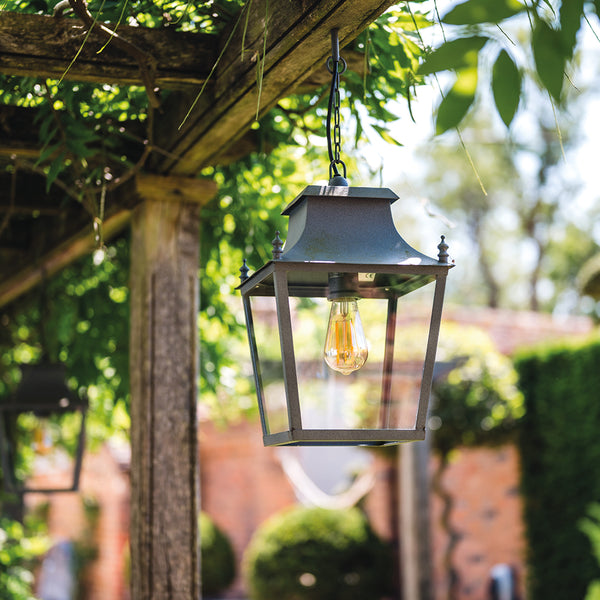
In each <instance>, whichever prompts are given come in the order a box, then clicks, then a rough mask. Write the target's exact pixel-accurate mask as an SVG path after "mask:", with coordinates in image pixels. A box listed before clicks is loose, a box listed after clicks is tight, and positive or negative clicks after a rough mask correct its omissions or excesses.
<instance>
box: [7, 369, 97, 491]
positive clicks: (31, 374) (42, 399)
mask: <svg viewBox="0 0 600 600" xmlns="http://www.w3.org/2000/svg"><path fill="white" fill-rule="evenodd" d="M21 373H22V378H21V382H20V384H19V386H18V387H17V390H16V391H15V393H14V395H12V396H11V397H8V398H6V399H3V400H0V460H1V464H2V471H3V473H4V484H5V487H6V491H8V492H12V493H16V494H26V493H34V492H35V493H45V494H49V493H56V492H75V491H77V490H78V489H79V479H80V474H81V465H82V462H83V453H84V448H85V421H86V413H87V408H88V401H87V395H86V394H85V392H83V393H82V394H81V396H80V395H78V394H77V393H75V392H74V391H73V390H72V389H71V388H69V387H68V386H67V384H66V383H65V367H64V365H62V364H60V363H47V362H43V363H39V364H36V365H21ZM69 412H80V413H81V425H80V430H79V433H78V435H77V449H76V453H75V457H74V460H73V476H72V484H71V485H70V486H67V487H61V488H31V487H27V486H25V485H21V484H20V483H19V482H18V481H17V478H16V475H15V453H16V448H15V441H16V440H15V437H14V436H15V432H14V430H13V429H12V427H11V422H13V421H14V418H16V417H17V416H18V415H19V414H22V413H34V414H36V415H37V416H39V417H48V416H50V415H61V414H65V413H69ZM11 416H12V417H13V419H11Z"/></svg>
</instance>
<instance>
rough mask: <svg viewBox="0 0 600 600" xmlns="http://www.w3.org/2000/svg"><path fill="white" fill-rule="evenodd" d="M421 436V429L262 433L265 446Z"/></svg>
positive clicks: (383, 442)
mask: <svg viewBox="0 0 600 600" xmlns="http://www.w3.org/2000/svg"><path fill="white" fill-rule="evenodd" d="M424 439H425V429H419V430H415V429H301V430H294V431H282V432H280V433H270V434H266V435H263V443H264V445H265V446H393V445H397V444H401V443H402V442H414V441H417V440H424Z"/></svg>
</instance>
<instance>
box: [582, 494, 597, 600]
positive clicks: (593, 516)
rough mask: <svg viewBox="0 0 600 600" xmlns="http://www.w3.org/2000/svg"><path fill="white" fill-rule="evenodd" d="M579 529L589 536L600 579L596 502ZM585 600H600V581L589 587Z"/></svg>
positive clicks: (589, 509)
mask: <svg viewBox="0 0 600 600" xmlns="http://www.w3.org/2000/svg"><path fill="white" fill-rule="evenodd" d="M579 529H581V531H583V533H585V535H587V537H588V539H589V541H590V544H591V546H592V553H593V555H594V556H595V557H596V562H597V563H598V567H599V568H598V577H600V504H599V503H598V502H594V503H593V504H591V505H590V506H589V508H588V512H587V516H586V517H585V518H584V519H581V521H579ZM585 600H600V579H595V580H594V581H592V582H591V583H590V585H589V587H588V590H587V594H586V597H585Z"/></svg>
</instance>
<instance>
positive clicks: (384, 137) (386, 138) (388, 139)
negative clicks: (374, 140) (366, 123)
mask: <svg viewBox="0 0 600 600" xmlns="http://www.w3.org/2000/svg"><path fill="white" fill-rule="evenodd" d="M372 127H373V129H374V130H375V131H376V132H377V133H378V134H379V135H380V136H381V139H382V140H384V141H386V142H387V143H388V144H394V145H395V146H403V144H401V143H400V142H399V141H398V140H397V139H395V138H393V137H392V136H391V135H390V134H389V132H388V130H387V129H386V128H385V127H381V126H380V125H375V124H373V126H372Z"/></svg>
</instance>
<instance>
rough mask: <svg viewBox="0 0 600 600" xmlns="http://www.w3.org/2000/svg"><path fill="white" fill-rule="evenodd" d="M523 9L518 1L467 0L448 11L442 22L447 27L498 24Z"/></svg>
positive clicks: (523, 6)
mask: <svg viewBox="0 0 600 600" xmlns="http://www.w3.org/2000/svg"><path fill="white" fill-rule="evenodd" d="M525 8H526V7H525V5H523V4H522V3H521V2H519V1H518V0H493V1H490V0H468V1H467V2H463V3H462V4H459V5H458V6H455V7H454V8H453V9H452V10H450V12H449V13H447V14H446V15H445V16H444V18H443V19H442V21H443V22H444V23H447V24H448V25H476V24H479V23H499V22H500V21H503V20H504V19H508V18H510V17H514V16H515V15H516V14H518V13H520V12H522V11H524V10H525Z"/></svg>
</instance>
